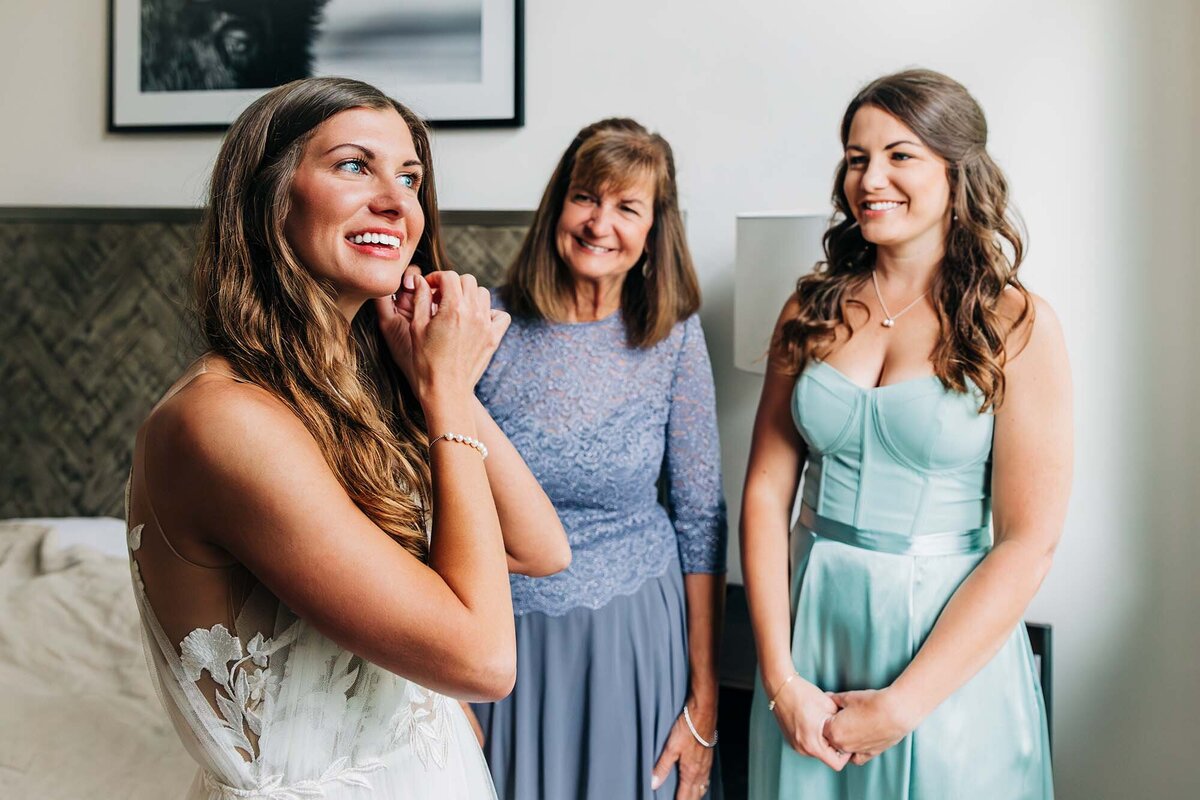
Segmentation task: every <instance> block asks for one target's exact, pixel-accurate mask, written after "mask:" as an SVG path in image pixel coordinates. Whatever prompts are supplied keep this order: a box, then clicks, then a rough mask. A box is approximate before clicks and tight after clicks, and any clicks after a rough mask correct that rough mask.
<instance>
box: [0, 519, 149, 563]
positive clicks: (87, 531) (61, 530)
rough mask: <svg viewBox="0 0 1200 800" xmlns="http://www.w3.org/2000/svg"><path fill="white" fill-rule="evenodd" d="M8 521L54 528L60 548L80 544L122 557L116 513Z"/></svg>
mask: <svg viewBox="0 0 1200 800" xmlns="http://www.w3.org/2000/svg"><path fill="white" fill-rule="evenodd" d="M7 521H8V522H16V523H24V524H28V525H39V526H44V527H47V528H50V529H51V530H52V531H54V540H55V543H56V544H57V545H58V547H59V548H61V549H63V550H66V549H68V548H70V547H73V546H79V547H82V548H84V549H86V550H93V551H95V552H97V553H102V554H103V555H106V556H115V557H116V558H120V559H125V558H128V557H129V552H128V550H126V545H125V521H124V520H120V519H116V518H115V517H31V518H27V519H13V520H7Z"/></svg>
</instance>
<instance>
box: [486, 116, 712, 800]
mask: <svg viewBox="0 0 1200 800" xmlns="http://www.w3.org/2000/svg"><path fill="white" fill-rule="evenodd" d="M497 294H498V295H499V297H500V299H501V302H502V303H503V304H504V305H505V306H506V308H507V310H508V311H509V312H510V313H511V314H512V317H513V324H512V326H511V327H510V329H509V331H508V333H507V335H506V336H505V338H504V340H503V342H502V343H501V345H500V347H499V349H498V350H497V351H496V354H495V356H494V357H493V359H492V362H491V365H490V366H489V368H488V370H487V372H486V374H485V375H484V377H483V379H482V380H481V381H480V383H479V385H478V387H477V390H476V391H477V394H478V396H479V398H480V399H481V400H482V401H483V403H484V405H485V406H486V407H487V408H488V410H489V412H490V413H491V414H492V416H493V417H494V419H495V420H496V422H497V423H498V424H499V425H500V427H501V428H502V429H503V430H504V432H505V434H506V435H507V436H508V437H509V438H510V439H511V441H512V442H513V444H514V446H515V447H516V448H517V450H518V451H519V452H520V453H521V455H522V457H523V458H524V459H525V461H526V463H527V464H529V467H530V469H531V470H532V471H533V473H534V475H535V476H536V477H537V479H538V481H539V482H540V483H541V484H542V486H543V488H544V489H545V490H546V492H547V494H548V495H549V497H550V499H551V501H552V502H553V503H554V505H555V507H556V508H557V510H558V513H559V516H560V518H561V520H562V523H563V526H564V528H565V529H566V531H567V535H568V539H569V541H570V544H571V548H572V562H571V566H570V567H569V568H568V569H567V570H566V571H564V572H561V573H559V574H557V575H554V576H551V577H548V578H544V579H542V578H539V579H536V580H531V579H528V578H527V577H525V576H520V575H514V576H512V580H511V584H512V593H513V610H514V613H515V615H516V628H517V651H518V655H517V663H518V667H517V682H516V688H515V689H514V690H513V693H512V694H511V695H510V696H509V697H508V698H506V699H505V700H502V701H500V702H498V703H494V704H486V705H478V706H475V709H476V711H477V714H478V717H479V721H480V723H481V726H482V731H483V736H484V742H485V745H484V750H485V753H486V755H487V757H488V761H489V764H490V766H491V770H492V775H493V777H494V779H495V783H496V788H497V791H498V792H499V794H500V796H501V797H502V798H506V800H536V799H537V798H554V799H555V800H571V798H579V800H585V799H590V800H611V798H622V800H638V799H639V798H687V799H688V800H692V799H693V798H700V797H705V796H719V795H720V793H719V791H717V789H718V781H717V780H716V776H715V772H713V765H714V758H713V756H714V750H713V749H712V748H711V747H708V746H706V745H711V744H713V743H714V742H715V739H716V711H717V653H716V638H717V632H718V630H719V628H720V615H721V608H722V605H721V603H722V597H723V593H724V575H723V573H724V570H725V533H726V532H725V508H724V501H723V499H722V495H721V477H720V464H719V452H718V445H717V424H716V411H715V407H714V399H713V382H712V369H711V366H710V364H709V359H708V352H707V349H706V347H705V342H704V333H703V331H702V330H701V328H700V320H699V318H698V317H697V316H696V314H695V312H696V309H697V307H698V306H699V301H700V296H699V288H698V285H697V280H696V275H695V272H694V271H693V268H692V262H691V258H690V256H689V254H688V250H687V246H686V243H685V239H684V233H683V224H682V218H681V216H680V213H679V208H678V202H677V195H676V189H675V169H674V162H673V158H672V154H671V149H670V147H669V146H668V144H667V142H666V141H665V140H664V139H663V138H662V137H660V136H658V135H655V134H651V133H648V132H647V131H646V130H645V129H644V128H643V127H642V126H641V125H638V124H637V123H636V122H633V121H632V120H627V119H614V120H605V121H603V122H599V123H596V124H594V125H591V126H588V127H586V128H584V129H583V130H582V131H580V133H579V135H578V136H577V137H576V138H575V140H574V142H572V144H571V146H570V147H569V148H568V149H567V151H566V153H564V155H563V157H562V159H561V160H560V162H559V164H558V167H557V169H556V170H555V172H554V175H553V176H552V177H551V179H550V184H549V186H548V187H547V189H546V192H545V194H544V196H543V198H542V202H541V205H540V207H539V208H538V211H537V215H536V217H535V219H534V223H533V226H532V228H531V230H530V231H529V234H528V236H527V237H526V239H525V242H524V244H523V246H522V248H521V251H520V253H519V254H518V256H517V259H516V261H515V263H514V264H513V265H512V267H511V269H510V271H509V274H508V278H507V285H505V286H504V287H502V288H501V290H500V291H499V292H498V293H497ZM660 477H661V478H662V479H663V481H662V483H663V487H664V489H665V492H664V495H665V504H664V503H663V502H660V492H659V483H660ZM685 709H686V712H687V713H686V715H685V713H684V712H685ZM689 723H690V725H689Z"/></svg>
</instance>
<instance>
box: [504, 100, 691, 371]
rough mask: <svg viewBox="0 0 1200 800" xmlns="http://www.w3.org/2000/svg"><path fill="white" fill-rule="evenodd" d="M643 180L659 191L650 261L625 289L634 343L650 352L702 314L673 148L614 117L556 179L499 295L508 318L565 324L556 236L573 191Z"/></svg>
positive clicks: (584, 139)
mask: <svg viewBox="0 0 1200 800" xmlns="http://www.w3.org/2000/svg"><path fill="white" fill-rule="evenodd" d="M644 175H649V176H650V177H651V180H652V183H653V185H654V224H653V226H652V227H651V228H650V233H649V235H648V236H647V239H646V256H645V259H644V261H643V262H642V263H640V264H639V265H638V266H635V267H634V268H633V269H631V270H630V271H629V273H628V275H627V276H626V278H625V283H624V285H623V286H622V289H621V315H622V317H623V319H624V321H625V331H626V337H627V339H628V342H629V344H630V345H631V346H633V347H650V346H651V345H654V344H656V343H658V342H660V341H662V340H663V339H665V338H666V337H667V336H668V335H669V334H670V332H671V329H672V328H673V327H674V326H675V324H676V323H677V322H679V321H681V320H684V319H687V318H688V317H689V316H691V315H692V314H694V313H695V312H696V310H697V309H699V308H700V283H699V281H698V280H697V279H696V270H695V268H694V267H693V265H692V256H691V254H690V253H689V252H688V247H687V239H686V237H685V235H684V231H683V217H682V215H681V214H680V213H679V193H678V190H677V189H676V186H675V157H674V155H673V154H672V152H671V146H670V145H669V144H667V140H666V139H664V138H663V137H661V136H659V135H658V134H657V133H650V132H649V131H647V130H646V129H645V128H644V127H642V126H641V125H639V124H638V123H637V122H635V121H634V120H632V119H625V118H613V119H605V120H601V121H600V122H596V123H593V124H591V125H588V126H587V127H586V128H584V129H583V130H581V131H580V132H579V134H578V135H577V136H576V137H575V140H574V141H573V142H571V146H570V147H568V148H567V150H566V152H565V153H563V155H562V158H561V159H559V162H558V166H557V167H555V169H554V174H553V175H551V176H550V183H549V184H548V185H547V186H546V191H545V193H543V194H542V202H541V204H540V205H539V206H538V210H537V214H536V215H535V216H534V219H533V225H532V226H531V227H530V229H529V233H528V234H526V236H525V241H524V242H523V243H522V245H521V249H520V251H519V252H518V253H517V257H516V259H515V260H514V261H513V263H512V264H511V265H510V266H509V268H508V275H507V278H506V280H505V285H504V286H503V287H501V289H500V296H501V297H502V298H503V299H504V303H505V306H506V307H507V308H508V311H509V312H510V313H512V314H513V315H515V316H518V317H525V318H532V319H549V320H555V321H562V320H565V319H566V317H567V312H566V309H567V304H568V302H569V300H570V296H571V290H572V281H571V275H570V271H569V268H568V267H567V265H566V264H565V263H563V260H562V257H561V256H560V255H559V253H558V248H557V245H556V244H555V231H556V229H557V228H558V219H559V216H560V215H561V214H562V208H563V201H564V200H565V198H566V196H567V190H568V188H569V187H570V186H572V185H577V186H582V187H585V188H587V189H588V190H590V191H594V192H600V191H602V190H606V189H617V190H620V189H624V188H626V187H628V186H629V185H630V184H632V183H634V182H635V181H637V180H639V179H641V178H642V177H643V176H644ZM639 267H640V268H639Z"/></svg>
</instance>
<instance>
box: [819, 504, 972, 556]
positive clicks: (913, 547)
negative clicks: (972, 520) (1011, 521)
mask: <svg viewBox="0 0 1200 800" xmlns="http://www.w3.org/2000/svg"><path fill="white" fill-rule="evenodd" d="M797 521H798V522H799V524H800V525H801V526H803V527H804V528H805V529H806V530H808V531H809V532H810V533H812V534H813V535H815V536H819V537H821V538H822V539H831V540H832V541H835V542H841V543H842V544H848V545H850V546H851V547H861V548H863V549H864V550H873V551H875V552H877V553H891V554H893V555H898V556H957V555H971V554H976V553H978V554H980V555H982V554H983V553H986V552H987V551H988V549H989V548H990V547H991V545H992V537H991V533H990V531H989V530H988V529H987V528H973V529H972V530H967V531H947V532H944V533H926V534H920V535H917V536H910V535H908V534H904V533H891V532H889V531H871V530H862V529H860V528H855V527H854V526H853V525H847V524H846V523H844V522H838V521H837V520H833V519H829V518H828V517H823V516H821V515H820V514H818V513H817V512H815V511H813V510H812V508H811V507H810V506H808V505H803V506H801V507H800V518H799V520H797Z"/></svg>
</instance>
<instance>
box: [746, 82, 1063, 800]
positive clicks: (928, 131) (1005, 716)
mask: <svg viewBox="0 0 1200 800" xmlns="http://www.w3.org/2000/svg"><path fill="white" fill-rule="evenodd" d="M841 132H842V144H843V146H844V150H845V158H844V160H843V162H842V163H841V165H840V166H839V168H838V175H837V180H836V183H835V186H834V204H835V207H836V210H835V215H834V218H833V221H832V224H831V227H830V229H829V231H828V232H827V234H826V238H825V249H826V260H825V261H824V262H823V263H822V264H820V265H819V266H818V268H817V269H816V270H815V271H814V272H813V273H812V274H811V275H807V276H805V277H804V278H802V279H801V280H800V281H799V282H798V284H797V287H796V292H795V294H794V295H793V296H792V297H791V298H790V299H789V300H788V302H787V304H786V305H785V306H784V309H783V312H782V314H781V315H780V318H779V323H778V326H777V328H776V332H775V337H774V340H773V342H772V347H771V357H770V366H769V368H768V372H767V377H766V381H765V384H764V386H763V394H762V399H761V402H760V405H759V410H758V417H757V419H756V421H755V427H754V442H753V447H752V450H751V454H750V464H749V468H748V472H747V479H746V489H745V493H744V497H743V507H742V563H743V568H744V572H745V581H746V589H747V592H748V595H749V598H750V610H751V616H752V619H753V623H754V632H755V636H756V639H757V647H758V655H759V664H760V668H761V672H760V676H759V677H760V681H759V686H758V689H757V691H756V694H755V704H754V711H753V714H752V719H751V742H750V797H751V798H752V800H829V799H830V798H845V800H851V798H853V799H854V800H860V799H861V798H887V799H888V800H904V799H906V798H907V799H911V800H915V799H916V798H939V799H940V798H970V799H971V800H989V799H991V798H995V799H996V800H1000V799H1001V798H1003V800H1024V799H1026V798H1028V799H1030V800H1032V799H1033V798H1037V799H1038V800H1041V799H1043V798H1050V797H1052V796H1053V785H1052V781H1051V774H1050V756H1049V752H1050V742H1049V737H1048V735H1047V731H1046V717H1045V709H1044V705H1043V701H1042V694H1041V690H1040V687H1039V685H1038V682H1037V676H1036V673H1035V670H1034V664H1033V657H1032V654H1031V653H1030V650H1029V643H1028V639H1027V637H1026V634H1025V629H1024V625H1023V624H1022V622H1021V618H1022V615H1023V613H1024V611H1025V607H1026V605H1027V604H1028V603H1029V600H1030V599H1031V598H1032V597H1033V595H1034V593H1035V592H1036V591H1037V589H1038V586H1039V585H1040V583H1041V581H1042V579H1043V578H1044V577H1045V575H1046V572H1047V571H1048V570H1049V568H1050V562H1051V559H1052V557H1053V554H1054V550H1055V546H1056V545H1057V542H1058V539H1059V536H1060V533H1061V530H1062V525H1063V520H1064V516H1065V513H1066V505H1067V496H1068V494H1069V485H1070V475H1071V451H1072V444H1071V427H1072V424H1071V384H1070V372H1069V367H1068V365H1067V356H1066V351H1065V347H1064V343H1063V337H1062V333H1061V330H1060V328H1059V324H1058V322H1057V320H1056V318H1055V315H1054V312H1053V311H1052V310H1051V309H1050V307H1049V306H1048V305H1047V304H1046V303H1045V301H1044V300H1042V299H1040V298H1038V297H1035V296H1033V295H1031V294H1030V293H1029V292H1027V291H1026V290H1025V288H1024V287H1023V286H1022V285H1021V283H1020V281H1019V280H1018V279H1017V268H1018V266H1019V265H1020V262H1021V257H1022V252H1023V248H1022V242H1021V238H1020V235H1019V233H1018V231H1017V229H1016V227H1015V225H1014V224H1013V223H1012V222H1011V220H1010V218H1009V216H1008V212H1007V186H1006V183H1005V179H1004V176H1003V175H1002V173H1001V172H1000V170H999V168H998V167H997V166H996V164H995V163H994V162H993V161H992V160H991V158H990V157H989V156H988V154H987V150H986V140H987V124H986V122H985V120H984V116H983V112H982V111H981V110H980V108H979V105H978V104H977V103H976V102H975V100H974V99H973V98H972V97H971V95H970V94H968V92H967V91H966V89H964V88H963V87H962V86H961V85H959V84H958V83H956V82H954V81H952V80H951V79H949V78H947V77H945V76H944V75H940V74H938V73H935V72H929V71H925V70H912V71H908V72H902V73H898V74H895V75H889V76H886V77H884V78H880V79H879V80H877V81H874V82H873V83H871V84H869V85H868V86H867V87H866V88H864V89H863V90H862V91H861V92H860V93H859V94H858V96H857V97H855V99H854V100H853V101H852V102H851V104H850V106H849V108H848V109H847V110H846V114H845V116H844V118H843V121H842V128H841ZM802 470H803V478H804V480H803V488H802V493H801V499H802V502H801V506H800V513H799V517H798V520H797V522H796V526H795V529H794V531H793V541H792V545H793V547H792V548H791V551H790V554H791V556H792V559H791V562H790V563H791V565H792V569H791V571H790V574H789V546H788V544H789V539H788V525H789V520H790V515H791V511H792V508H793V503H794V500H795V497H796V493H797V491H798V490H800V488H801V482H800V478H801V472H802Z"/></svg>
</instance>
